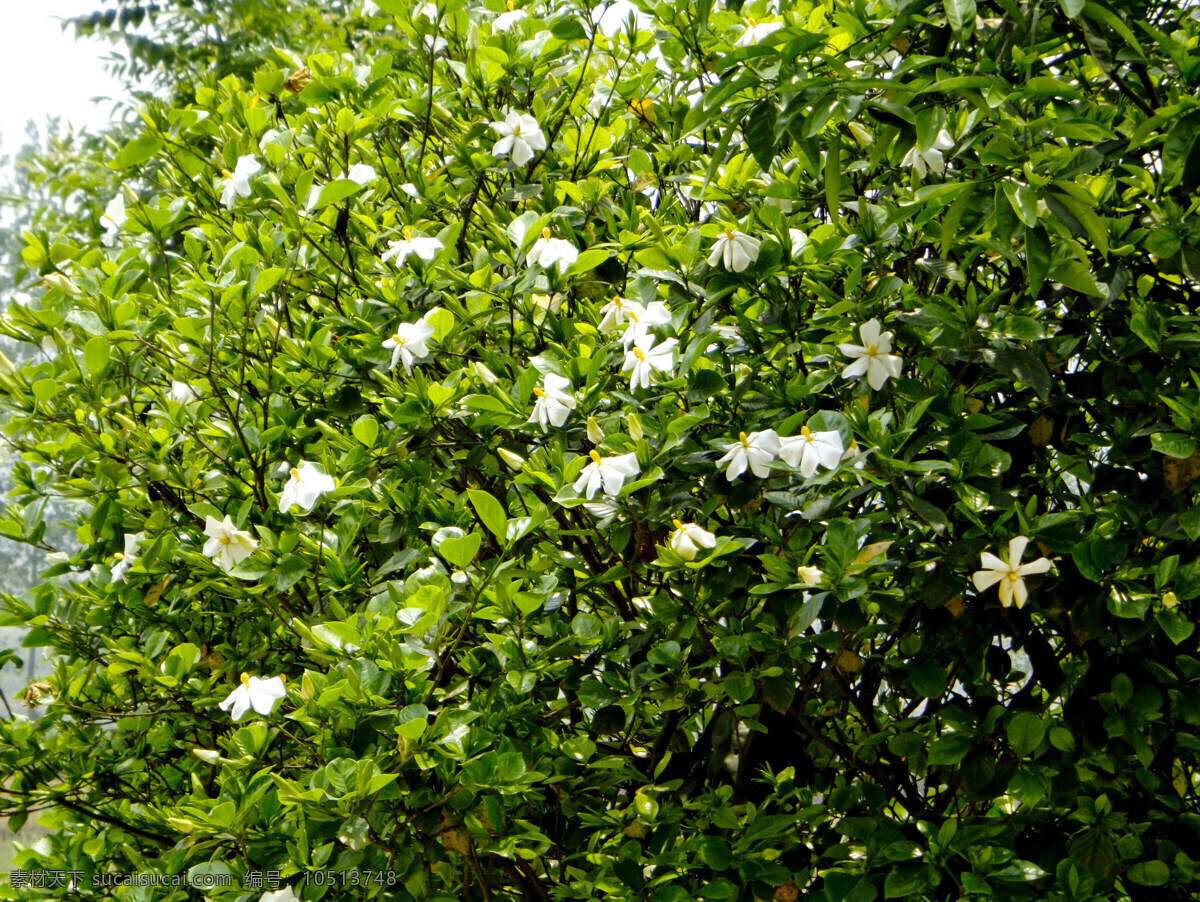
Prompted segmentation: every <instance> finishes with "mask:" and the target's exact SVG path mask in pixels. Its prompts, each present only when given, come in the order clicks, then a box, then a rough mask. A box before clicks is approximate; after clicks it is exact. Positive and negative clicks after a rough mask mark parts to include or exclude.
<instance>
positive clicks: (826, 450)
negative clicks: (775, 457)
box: [779, 426, 845, 479]
mask: <svg viewBox="0 0 1200 902" xmlns="http://www.w3.org/2000/svg"><path fill="white" fill-rule="evenodd" d="M844 450H845V449H844V448H843V447H842V436H841V433H839V432H838V431H837V430H836V429H831V430H829V431H828V432H813V431H811V430H810V429H809V428H808V427H807V426H802V427H800V434H799V435H792V436H787V437H784V436H780V437H779V456H780V457H782V458H783V459H784V460H785V461H786V462H787V463H789V464H791V465H792V466H793V467H799V468H800V475H801V476H803V477H805V478H806V479H807V478H808V477H809V476H812V475H813V473H815V472H817V464H820V465H821V466H822V467H825V468H826V469H829V470H834V469H836V468H837V465H838V463H839V462H840V461H841V459H842V452H843V451H844Z"/></svg>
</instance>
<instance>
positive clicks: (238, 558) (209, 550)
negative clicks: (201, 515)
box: [204, 514, 258, 573]
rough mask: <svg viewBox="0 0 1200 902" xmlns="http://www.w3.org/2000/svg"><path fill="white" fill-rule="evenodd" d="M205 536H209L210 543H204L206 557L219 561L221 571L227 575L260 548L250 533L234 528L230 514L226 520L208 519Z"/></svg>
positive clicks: (205, 520) (206, 520)
mask: <svg viewBox="0 0 1200 902" xmlns="http://www.w3.org/2000/svg"><path fill="white" fill-rule="evenodd" d="M204 534H205V535H206V536H208V541H207V542H205V543H204V554H205V556H206V557H210V558H212V559H213V560H216V561H218V562H219V563H220V565H221V569H223V570H224V571H225V572H227V573H228V572H229V571H230V570H232V569H233V568H234V567H236V566H237V565H238V564H240V563H241V562H242V561H244V560H245V559H246V558H248V557H250V555H252V554H253V553H254V549H255V548H257V547H258V541H257V540H256V539H254V538H253V537H252V536H251V535H250V533H248V532H246V531H245V530H242V529H238V528H237V527H236V526H234V525H233V520H231V519H230V518H229V515H228V514H226V516H225V519H224V520H218V519H217V518H216V517H211V516H210V517H206V518H205V519H204Z"/></svg>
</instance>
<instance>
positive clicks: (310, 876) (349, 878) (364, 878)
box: [304, 868, 400, 886]
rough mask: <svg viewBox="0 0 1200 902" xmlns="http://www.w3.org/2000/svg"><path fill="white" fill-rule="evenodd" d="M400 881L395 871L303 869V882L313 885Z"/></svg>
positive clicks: (367, 884) (351, 884) (364, 884)
mask: <svg viewBox="0 0 1200 902" xmlns="http://www.w3.org/2000/svg"><path fill="white" fill-rule="evenodd" d="M399 882H400V875H399V874H397V873H396V872H395V871H362V870H358V869H357V868H355V869H353V870H349V871H333V870H322V871H305V872H304V883H305V884H310V883H311V884H313V885H315V886H369V885H370V884H372V883H375V884H378V885H379V886H395V885H396V884H398V883H399Z"/></svg>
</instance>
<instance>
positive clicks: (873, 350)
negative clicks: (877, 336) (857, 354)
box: [867, 345, 879, 357]
mask: <svg viewBox="0 0 1200 902" xmlns="http://www.w3.org/2000/svg"><path fill="white" fill-rule="evenodd" d="M878 354H879V348H878V347H877V346H876V345H867V356H868V357H875V356H877V355H878Z"/></svg>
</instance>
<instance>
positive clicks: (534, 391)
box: [533, 388, 546, 398]
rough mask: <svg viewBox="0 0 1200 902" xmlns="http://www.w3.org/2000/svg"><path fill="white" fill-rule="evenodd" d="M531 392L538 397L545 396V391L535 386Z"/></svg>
mask: <svg viewBox="0 0 1200 902" xmlns="http://www.w3.org/2000/svg"><path fill="white" fill-rule="evenodd" d="M533 393H534V394H535V395H537V396H538V397H539V398H544V397H546V393H545V392H544V391H542V390H541V389H540V388H535V389H534V390H533Z"/></svg>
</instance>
